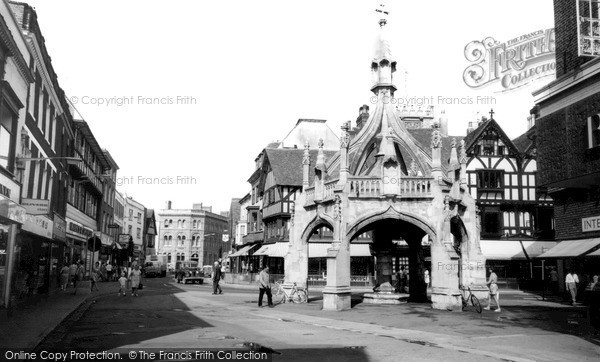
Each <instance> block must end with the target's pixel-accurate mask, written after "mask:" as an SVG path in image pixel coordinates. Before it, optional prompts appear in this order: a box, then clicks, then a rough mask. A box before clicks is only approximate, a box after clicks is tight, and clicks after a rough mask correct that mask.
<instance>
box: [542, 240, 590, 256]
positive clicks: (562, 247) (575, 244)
mask: <svg viewBox="0 0 600 362" xmlns="http://www.w3.org/2000/svg"><path fill="white" fill-rule="evenodd" d="M599 245H600V238H593V239H579V240H565V241H561V242H560V243H558V245H556V246H555V247H553V248H552V249H550V250H549V251H547V252H545V253H544V254H542V255H540V256H539V258H541V259H544V258H576V257H579V256H583V255H584V254H586V253H588V252H590V251H594V249H595V248H596V247H597V246H599Z"/></svg>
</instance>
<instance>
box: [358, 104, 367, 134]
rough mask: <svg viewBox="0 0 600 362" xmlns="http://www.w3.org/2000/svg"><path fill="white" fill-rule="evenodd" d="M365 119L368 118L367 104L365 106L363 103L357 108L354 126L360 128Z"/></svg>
mask: <svg viewBox="0 0 600 362" xmlns="http://www.w3.org/2000/svg"><path fill="white" fill-rule="evenodd" d="M367 119H369V106H367V105H366V104H363V105H362V106H361V107H360V108H359V109H358V118H356V127H357V128H358V129H361V128H362V127H363V126H364V124H365V122H367Z"/></svg>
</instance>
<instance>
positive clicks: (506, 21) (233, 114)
mask: <svg viewBox="0 0 600 362" xmlns="http://www.w3.org/2000/svg"><path fill="white" fill-rule="evenodd" d="M28 3H29V4H31V5H32V6H34V7H35V8H36V11H37V15H38V21H39V23H40V27H41V30H42V33H43V35H44V38H45V41H46V46H47V49H48V52H49V54H50V56H51V58H52V64H53V67H54V70H55V71H56V73H57V75H58V81H59V84H60V86H61V88H63V90H64V91H65V93H66V94H67V96H68V97H69V98H70V100H71V102H72V103H73V104H74V106H75V107H76V109H77V111H78V112H79V114H80V115H81V116H82V117H83V119H85V120H86V121H87V122H88V124H89V125H90V127H91V128H92V130H93V132H94V135H95V137H96V139H97V140H98V142H99V144H100V146H101V147H102V148H105V149H107V150H108V151H109V152H110V153H111V155H112V156H113V158H114V159H115V161H116V162H117V164H118V165H119V167H120V169H119V172H118V180H117V181H118V184H119V185H120V186H118V190H119V191H121V192H123V193H125V194H126V195H127V196H131V197H133V198H134V199H136V200H137V201H139V202H141V203H142V204H144V205H145V206H146V207H147V208H154V209H163V208H164V206H165V202H166V201H167V200H171V201H172V202H173V208H181V209H185V208H191V206H192V203H200V202H202V203H203V204H204V205H212V206H213V211H217V212H218V211H227V210H229V204H230V202H231V198H234V197H243V196H244V195H245V194H246V193H248V192H249V191H250V184H249V183H248V182H247V180H248V178H249V177H250V175H251V174H252V172H253V170H254V159H255V157H256V156H257V155H258V154H259V152H260V151H261V150H262V149H263V148H264V147H265V146H266V145H267V144H268V143H270V142H272V141H276V140H281V139H282V138H283V137H285V135H286V134H287V133H288V132H289V131H290V130H291V129H292V128H293V126H294V125H295V124H296V121H297V120H298V119H300V118H316V119H326V120H327V124H328V125H329V126H330V127H331V129H332V130H333V131H334V132H335V133H336V134H339V133H340V126H341V125H342V123H343V122H345V121H348V120H352V121H353V122H354V121H355V120H356V117H357V115H358V109H359V107H360V106H361V105H362V104H370V103H369V102H370V97H371V96H372V95H373V94H372V93H371V92H370V88H371V74H370V64H371V60H372V58H373V54H374V44H375V39H376V37H377V35H378V31H379V25H378V19H379V18H380V16H379V15H378V13H376V12H375V9H376V8H377V5H378V4H379V3H380V2H377V1H374V0H367V1H364V0H363V1H347V0H346V1H341V0H340V1H337V0H336V1H327V2H324V1H316V0H303V1H285V2H282V1H261V0H256V1H244V0H230V1H227V2H222V1H192V0H170V1H168V2H167V1H154V0H144V1H141V0H137V1H136V0H129V1H111V0H103V1H99V0H93V1H76V0H73V1H67V0H44V1H41V0H35V1H34V0H32V1H28ZM387 9H388V11H389V12H390V14H389V18H388V19H389V20H388V25H387V32H388V39H389V42H390V46H391V50H392V54H393V56H394V58H395V60H396V61H397V62H398V71H397V72H396V73H395V81H394V83H395V84H396V86H397V87H398V91H397V92H396V97H400V98H401V97H404V98H411V97H416V98H421V99H424V98H428V99H433V105H434V106H435V111H436V113H437V115H439V113H440V112H441V110H442V109H443V110H445V113H446V116H447V117H448V119H449V129H450V132H449V133H450V134H454V135H464V134H465V132H466V128H467V124H468V122H469V121H473V120H475V115H476V113H477V112H480V114H485V115H487V114H488V112H489V110H490V108H493V109H494V112H495V114H494V118H495V119H496V120H497V121H498V123H499V124H500V125H501V126H502V127H503V129H504V130H505V132H506V133H507V134H508V136H509V137H511V138H515V137H517V136H518V135H520V134H522V133H523V132H525V131H526V128H527V121H526V118H527V116H528V115H529V110H530V109H531V108H532V107H533V105H534V99H533V97H532V95H531V92H532V91H534V90H536V89H538V88H539V87H541V86H543V85H545V84H547V83H548V82H550V81H551V80H553V79H554V76H549V77H545V78H543V79H541V80H538V81H536V82H533V83H532V84H530V85H527V86H524V87H520V88H518V89H517V90H514V91H511V92H499V90H500V88H499V87H498V86H489V87H484V88H481V89H471V88H469V87H468V86H467V85H466V84H465V82H464V80H463V72H464V70H465V68H466V67H468V66H469V65H470V62H469V61H468V60H467V59H466V58H465V55H464V53H465V46H466V45H467V44H468V43H470V42H471V41H474V40H482V39H484V38H487V37H493V38H494V39H496V40H498V41H500V42H505V41H508V40H509V39H513V38H516V37H519V36H520V35H523V34H528V33H531V32H534V31H537V30H540V29H547V28H552V27H553V26H554V25H553V8H552V1H550V0H528V1H522V0H520V1H515V0H505V1H503V2H497V1H494V2H492V1H481V0H478V1H471V0H457V1H452V2H450V1H442V0H431V1H423V2H420V1H411V2H407V1H402V2H400V1H395V2H394V1H390V2H389V3H388V4H387ZM430 97H433V98H430ZM477 97H482V98H481V99H482V100H483V99H490V98H489V97H491V98H493V104H484V103H483V102H481V103H480V102H478V101H477ZM485 97H488V98H485ZM440 98H443V99H448V98H452V99H454V100H451V101H449V102H446V101H443V100H441V99H440ZM457 98H458V100H456V99H457ZM469 99H470V100H471V101H472V104H461V103H462V102H465V101H461V100H469ZM442 103H443V104H442ZM298 167H301V165H298Z"/></svg>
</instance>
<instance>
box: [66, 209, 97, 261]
mask: <svg viewBox="0 0 600 362" xmlns="http://www.w3.org/2000/svg"><path fill="white" fill-rule="evenodd" d="M93 236H94V230H92V229H90V228H88V227H85V226H83V225H82V224H80V223H78V222H76V221H74V220H71V219H69V218H68V217H67V233H66V239H67V244H68V246H69V247H70V249H71V252H70V261H71V262H72V263H73V262H74V263H76V262H78V261H80V262H81V263H82V264H83V265H88V264H89V262H88V258H89V257H90V255H89V252H88V250H87V240H88V239H90V238H91V237H93ZM87 270H89V269H87V268H86V271H87Z"/></svg>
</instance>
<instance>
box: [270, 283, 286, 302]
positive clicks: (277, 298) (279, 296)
mask: <svg viewBox="0 0 600 362" xmlns="http://www.w3.org/2000/svg"><path fill="white" fill-rule="evenodd" d="M271 294H272V297H273V303H274V304H279V303H282V302H284V301H285V293H284V292H283V288H282V287H281V285H277V286H276V287H274V288H272V290H271Z"/></svg>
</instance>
